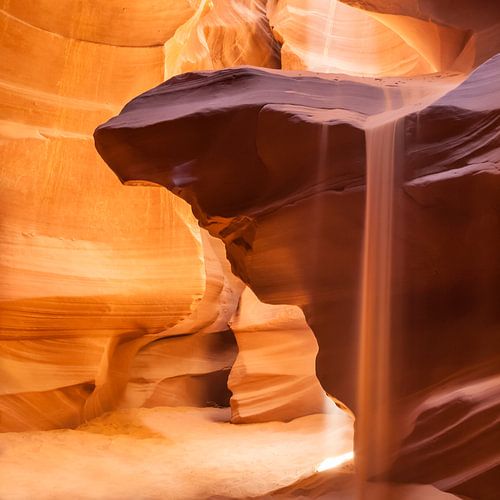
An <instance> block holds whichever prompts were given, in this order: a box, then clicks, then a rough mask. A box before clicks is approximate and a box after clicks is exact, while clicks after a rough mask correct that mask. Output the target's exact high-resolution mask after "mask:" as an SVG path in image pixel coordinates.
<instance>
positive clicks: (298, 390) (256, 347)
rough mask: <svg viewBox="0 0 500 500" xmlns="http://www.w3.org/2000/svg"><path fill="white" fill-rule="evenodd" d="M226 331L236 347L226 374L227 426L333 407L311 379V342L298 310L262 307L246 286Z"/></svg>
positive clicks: (313, 348) (313, 355)
mask: <svg viewBox="0 0 500 500" xmlns="http://www.w3.org/2000/svg"><path fill="white" fill-rule="evenodd" d="M231 329H232V331H233V332H234V335H235V337H236V342H237V343H238V356H237V358H236V361H235V363H234V365H233V367H232V370H231V374H230V376H229V388H230V389H231V391H232V392H233V396H232V398H231V409H232V416H231V421H232V422H234V423H250V422H268V421H271V420H284V421H288V420H292V419H293V418H297V417H301V416H304V415H311V414H314V413H323V412H326V411H329V409H330V408H331V407H332V405H333V403H332V402H331V401H330V400H329V399H328V398H327V397H326V395H325V391H324V390H323V388H322V387H321V386H320V384H319V382H318V379H317V378H316V371H315V360H316V355H317V352H318V346H317V343H316V339H315V338H314V335H313V333H312V331H311V329H310V328H309V326H308V325H307V323H306V321H305V318H304V314H303V313H302V311H301V310H300V308H299V307H297V306H277V305H270V304H263V303H262V302H260V301H259V299H258V298H257V297H256V296H255V295H254V294H253V293H252V292H251V290H250V289H249V288H246V289H245V290H244V292H243V294H242V296H241V299H240V303H239V306H238V312H237V314H236V316H235V318H234V319H233V320H232V321H231Z"/></svg>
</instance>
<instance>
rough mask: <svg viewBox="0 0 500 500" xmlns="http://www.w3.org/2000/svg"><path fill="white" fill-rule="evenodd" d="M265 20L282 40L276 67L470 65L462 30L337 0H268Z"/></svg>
mask: <svg viewBox="0 0 500 500" xmlns="http://www.w3.org/2000/svg"><path fill="white" fill-rule="evenodd" d="M268 15H269V22H270V24H271V26H272V27H273V32H274V34H275V36H276V38H277V39H278V40H279V41H280V42H281V43H282V44H283V45H282V48H281V62H282V65H281V67H282V68H283V69H307V70H310V71H320V72H324V73H348V74H350V75H366V76H388V75H398V76H403V75H419V74H425V73H432V72H434V71H443V70H448V69H451V68H455V69H458V68H459V67H460V68H461V69H465V67H466V66H468V67H470V66H471V65H472V59H471V57H472V56H471V55H463V56H461V53H462V51H463V49H464V46H465V43H466V41H467V40H468V38H469V36H470V35H469V33H468V32H467V31H466V30H459V29H453V28H449V27H445V26H441V25H439V24H437V23H433V22H425V21H421V20H419V19H415V18H412V17H404V16H395V15H385V14H374V13H371V12H367V11H364V10H360V9H355V8H353V7H350V6H349V5H345V4H344V3H342V2H339V1H337V0H331V1H323V0H273V1H271V2H269V3H268Z"/></svg>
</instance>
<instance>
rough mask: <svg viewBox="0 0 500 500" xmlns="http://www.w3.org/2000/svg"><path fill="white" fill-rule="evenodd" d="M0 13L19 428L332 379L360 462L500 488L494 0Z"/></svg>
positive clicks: (287, 391) (374, 468)
mask: <svg viewBox="0 0 500 500" xmlns="http://www.w3.org/2000/svg"><path fill="white" fill-rule="evenodd" d="M0 24H1V28H2V29H1V30H0V33H1V35H0V46H1V47H2V57H1V59H0V105H1V108H2V110H3V114H2V116H1V117H0V148H1V150H2V157H3V159H4V161H3V163H2V169H3V171H2V175H1V178H0V193H1V200H2V218H1V220H0V255H1V261H0V294H1V301H0V431H15V432H21V431H26V430H45V429H58V428H75V427H77V426H79V425H80V424H82V423H83V422H86V421H88V420H90V419H93V418H95V417H99V416H101V415H102V414H103V413H105V412H107V411H110V410H119V411H121V412H125V413H127V412H133V411H134V409H136V408H138V407H145V408H154V407H158V406H170V407H172V406H186V405H188V406H228V405H230V409H231V416H230V419H231V421H232V422H233V423H255V422H259V423H261V424H262V423H263V422H269V421H285V422H288V421H290V420H293V419H296V418H298V417H304V416H308V415H311V414H316V413H321V412H323V413H328V414H330V415H331V414H333V413H334V412H335V411H337V410H336V407H335V406H334V405H333V403H332V399H333V400H335V401H336V402H337V404H338V405H339V406H341V407H342V406H344V405H345V406H346V407H347V409H348V410H349V411H352V412H353V413H354V414H355V415H356V436H357V438H356V454H357V463H358V468H359V470H360V471H361V475H362V476H363V477H365V478H368V479H378V480H380V481H384V482H385V481H403V482H408V483H409V482H412V483H426V484H433V485H434V486H435V487H437V488H439V489H440V490H444V491H448V492H450V491H451V492H455V493H457V494H461V495H466V496H469V497H471V498H479V499H484V500H487V499H491V500H493V499H494V498H496V495H497V492H498V491H499V489H500V484H499V483H498V477H500V473H499V472H498V467H499V464H500V462H499V455H498V450H497V448H498V446H496V443H497V442H498V440H499V439H500V435H499V433H500V429H499V425H498V412H499V409H500V396H499V391H498V380H499V377H500V372H499V369H498V367H499V366H500V358H499V355H498V353H499V352H500V345H499V337H498V331H499V330H500V319H499V314H498V298H499V297H500V263H499V261H498V255H500V236H499V235H500V167H499V161H500V153H499V150H500V140H499V135H498V130H499V121H500V112H499V107H498V105H499V102H500V87H499V84H498V81H499V76H500V57H499V56H498V55H496V54H497V53H498V52H499V48H500V7H499V5H498V2H496V1H495V0H486V1H484V2H481V5H477V3H476V4H471V3H470V2H467V1H466V0H459V1H457V2H445V1H438V0H421V1H419V2H414V1H411V0H398V1H390V2H386V1H379V0H366V1H365V0H344V1H342V2H341V1H337V0H328V1H327V0H268V1H265V0H161V1H158V0H146V1H141V2H135V1H130V0H108V1H106V2H100V1H95V2H80V1H78V0H65V1H63V2H53V1H49V0H38V1H36V2H34V1H32V0H26V1H24V2H14V1H10V0H0ZM313 72H320V73H313ZM164 80H166V81H165V82H164ZM162 82H164V83H162ZM147 89H152V90H147ZM134 96H138V97H135V98H134ZM131 99H132V100H131ZM130 100H131V101H130ZM127 101H130V102H129V103H128V104H126V103H127ZM125 104H126V105H125ZM124 105H125V107H123V106H124ZM122 108H123V109H122ZM120 109H122V111H120ZM113 116H114V118H112V117H113ZM100 124H103V125H100ZM99 125H100V126H99ZM98 126H99V127H98ZM96 127H98V128H97V130H96V132H95V146H96V147H97V152H96V151H95V148H94V142H93V140H92V133H93V131H94V129H96ZM98 153H99V154H98ZM99 155H101V156H102V158H103V159H104V160H105V161H104V162H103V161H102V159H101V158H100V157H99ZM108 167H111V169H110V168H108ZM113 172H114V173H113ZM114 174H116V176H118V178H119V179H117V178H116V176H115V175H114ZM120 180H121V181H122V184H121V183H120ZM123 184H125V185H123ZM164 187H166V188H167V189H164ZM315 360H316V363H315ZM325 391H326V392H327V393H328V395H329V396H330V398H328V397H327V396H326V395H325ZM332 412H333V413H332ZM131 414H132V413H131ZM344 416H345V415H344ZM105 418H108V417H105ZM109 418H110V419H111V421H112V419H113V416H111V417H109ZM306 418H309V417H306ZM314 418H316V416H315V417H314ZM314 418H313V420H314ZM311 421H312V420H311ZM344 423H345V422H344ZM90 425H92V424H90ZM259 425H260V424H259ZM293 425H295V424H293ZM9 439H10V438H9ZM13 439H14V440H15V438H13ZM290 477H291V476H290ZM296 479H297V477H296V476H294V477H293V479H290V481H289V482H292V480H293V481H295V480H296ZM338 480H339V479H338V476H334V477H333V479H332V480H330V477H329V476H324V475H323V476H321V475H320V476H317V475H313V476H312V477H311V478H310V479H308V480H306V481H305V482H304V481H299V482H298V483H296V484H293V485H292V486H290V487H289V488H288V489H285V490H277V491H276V492H275V493H273V495H275V496H278V497H279V496H280V495H281V496H283V495H292V496H294V495H300V494H301V492H304V491H307V492H308V494H309V495H311V496H314V495H316V496H321V495H324V494H326V495H328V494H329V491H330V490H331V489H335V487H336V486H335V485H336V484H337V483H338ZM351 480H352V475H349V478H348V481H351ZM375 489H377V486H375ZM403 489H404V488H403ZM401 491H403V490H401ZM428 491H429V495H430V494H431V493H432V494H435V493H436V490H435V489H433V488H430V489H428ZM367 494H368V493H367ZM374 494H375V493H374ZM377 495H378V493H377ZM437 495H439V492H438V493H437ZM443 495H445V494H443ZM443 498H446V495H445V496H443Z"/></svg>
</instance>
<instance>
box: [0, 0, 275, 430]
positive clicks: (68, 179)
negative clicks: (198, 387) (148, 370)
mask: <svg viewBox="0 0 500 500" xmlns="http://www.w3.org/2000/svg"><path fill="white" fill-rule="evenodd" d="M195 3H196V2H190V1H181V2H178V1H167V2H163V1H162V2H158V1H156V0H151V1H147V2H141V4H140V5H139V4H137V2H130V1H125V2H124V1H114V0H113V1H111V2H91V3H85V2H84V3H82V2H78V1H73V0H68V1H64V2H56V3H55V4H54V2H49V1H43V2H31V1H28V2H11V1H8V0H4V1H2V2H0V8H1V11H0V25H1V30H0V31H1V36H0V45H1V50H2V57H1V62H0V106H1V109H2V115H1V120H0V148H1V150H2V158H3V162H2V169H3V171H2V175H1V179H2V180H1V185H0V193H1V200H2V220H1V227H0V253H1V256H2V258H1V264H0V266H1V269H0V294H1V303H0V316H1V320H0V343H1V354H0V379H1V383H0V411H1V417H0V429H1V430H4V431H6V430H15V431H21V430H28V429H48V428H56V427H68V426H70V427H71V426H74V425H78V424H79V423H80V422H81V421H82V420H84V419H86V418H91V417H92V416H96V415H99V414H101V413H102V412H103V411H106V410H109V409H112V408H116V407H117V406H120V405H121V404H125V405H127V404H130V401H131V400H134V401H143V400H142V399H141V398H138V399H137V398H136V399H134V397H132V396H130V391H132V389H131V386H130V384H129V381H130V379H131V378H132V380H136V379H137V378H139V379H141V380H142V379H143V377H142V375H140V374H138V373H137V369H139V368H138V367H140V366H142V364H141V361H140V359H144V358H142V356H146V359H150V358H147V356H148V354H146V353H148V352H149V351H148V348H147V345H148V344H150V343H151V342H154V341H156V340H158V339H162V338H164V337H169V336H171V335H176V336H177V335H184V334H189V335H190V334H193V333H195V332H203V331H208V330H209V326H210V325H212V327H211V331H212V332H220V334H221V335H222V336H223V337H224V335H226V336H225V337H224V338H225V339H226V340H227V341H228V342H229V343H232V347H231V349H232V350H233V351H232V352H233V357H234V348H235V345H236V344H235V342H234V339H233V337H232V334H229V333H228V334H223V333H222V332H225V331H227V329H228V326H227V321H228V318H229V317H230V316H231V314H229V316H228V314H225V313H223V312H222V309H223V308H225V307H226V305H225V304H226V302H228V301H230V300H231V299H230V297H227V293H226V291H225V290H226V288H227V287H226V288H225V286H224V277H223V274H222V271H221V270H220V265H219V264H214V261H215V260H217V258H215V257H213V256H211V254H210V252H211V250H210V249H209V248H206V244H205V242H204V241H203V238H204V237H203V235H202V234H201V233H200V229H199V227H198V226H197V223H196V220H195V219H194V218H193V216H192V214H191V211H190V208H189V206H188V205H186V203H184V202H183V201H182V200H180V199H179V198H177V197H174V196H173V195H171V194H170V193H169V192H168V191H166V190H165V189H163V188H160V187H151V186H135V187H127V186H123V185H121V184H120V182H119V181H118V180H117V179H116V177H115V176H114V175H113V174H112V173H111V172H110V171H109V169H108V168H107V167H106V165H105V164H104V163H103V162H102V161H101V159H100V158H99V156H98V155H97V154H96V152H95V149H94V145H93V140H92V132H93V130H94V129H95V127H96V126H97V125H98V124H99V123H101V122H102V121H103V120H106V119H108V118H110V117H111V116H113V115H114V114H116V113H117V112H118V111H119V109H120V108H121V107H122V106H123V104H124V103H125V102H126V101H127V100H129V99H130V98H132V97H133V96H134V95H137V94H138V93H140V92H142V91H144V90H145V89H147V88H150V87H151V86H154V85H157V84H159V83H160V82H162V81H163V79H164V77H165V75H167V76H168V75H171V74H174V73H175V72H179V71H184V70H186V69H195V68H199V69H201V68H207V69H212V68H220V67H223V66H225V65H229V64H237V63H243V64H245V63H247V64H250V63H251V64H258V65H264V66H265V65H270V66H272V67H276V65H277V61H278V59H277V57H278V56H279V55H278V53H277V51H276V47H277V46H276V42H275V41H274V39H273V38H272V35H271V31H270V28H269V26H268V24H267V22H266V18H265V10H264V6H263V5H262V3H261V2H253V1H251V2H248V1H247V2H239V3H238V2H235V3H232V4H231V9H229V10H228V9H224V2H200V5H199V6H197V5H195ZM201 4H203V5H201ZM250 14H251V16H250ZM200 23H203V28H201V24H200ZM242 24H244V25H245V26H247V29H246V31H245V30H244V31H242V30H241V29H239V28H240V25H242ZM186 25H189V26H191V28H192V30H191V31H190V34H189V37H190V39H192V42H191V43H189V44H188V43H184V42H183V45H182V46H180V47H179V48H178V50H176V51H174V50H173V49H172V47H173V46H174V45H175V43H177V42H176V40H177V41H178V40H179V39H180V38H182V39H185V38H186V37H188V34H186V33H187V32H186V29H187V28H186ZM230 33H232V35H230ZM198 36H202V39H199V40H198V39H197V38H196V37H198ZM195 39H196V40H195ZM229 41H231V43H229ZM228 46H230V47H231V52H230V53H226V48H227V47H228ZM174 52H175V54H174ZM183 61H184V62H183ZM187 61H193V62H192V63H190V64H191V65H189V64H188V62H187ZM236 303H237V298H236ZM235 305H236V304H235ZM229 308H230V307H229ZM226 316H227V318H226ZM186 320H187V321H186ZM176 325H177V326H178V327H177V329H175V326H176ZM179 325H181V326H179ZM172 328H173V329H172ZM231 339H232V340H231ZM204 342H205V340H204V338H203V339H200V341H199V343H198V341H196V345H200V343H201V344H203V343H204ZM207 342H208V344H207V349H208V351H203V349H204V348H201V349H202V351H201V352H203V353H207V354H208V352H211V349H212V347H210V346H212V342H211V340H207ZM153 345H154V344H153ZM188 345H189V342H188ZM178 346H179V347H178ZM177 348H179V349H180V351H179V356H180V355H181V353H185V350H184V349H185V348H184V347H181V346H180V344H179V343H176V342H173V343H172V345H171V349H172V351H174V352H175V350H176V349H177ZM221 348H222V347H221ZM231 349H230V350H231ZM169 350H170V349H169ZM153 351H154V352H155V353H156V352H158V351H157V349H156V347H155V348H154V349H153ZM226 351H227V349H226V348H225V347H224V348H222V353H223V354H222V355H221V356H222V357H221V359H220V360H217V362H215V363H214V364H213V365H212V366H207V363H205V365H204V368H203V370H205V372H203V373H207V372H210V373H212V370H215V372H214V373H219V372H220V370H221V369H222V368H221V365H224V368H227V367H228V365H230V362H229V358H227V355H226V354H224V353H225V352H226ZM201 352H200V356H202V357H203V355H202V354H201ZM137 353H140V355H139V361H134V358H135V356H136V354H137ZM173 356H174V357H175V354H173ZM214 356H215V354H214ZM153 358H154V359H156V361H157V362H158V363H163V362H164V360H162V358H161V356H158V357H155V356H153ZM223 360H224V361H223ZM193 363H194V364H196V363H195V362H194V361H193ZM208 364H209V363H208ZM129 369H131V370H132V372H131V373H130V374H129ZM200 370H202V369H201V368H200V367H196V368H194V369H191V368H190V369H188V370H187V371H186V372H183V371H182V368H181V367H179V368H178V371H177V372H176V371H175V370H172V371H171V372H168V373H169V374H171V375H172V374H173V375H172V376H174V377H178V376H187V377H190V376H199V375H201V374H200ZM203 370H202V371H203ZM174 372H175V373H174ZM155 377H156V375H155ZM159 377H160V378H159V379H158V380H156V378H155V381H156V382H158V383H160V382H161V381H162V380H164V379H163V378H162V376H161V375H160V374H159ZM225 377H226V379H227V373H226V374H225ZM146 379H147V381H148V384H152V383H153V381H152V379H149V378H148V377H146ZM130 383H133V382H130ZM165 384H166V382H163V385H165ZM217 385H218V386H221V387H223V388H225V386H226V381H225V380H224V379H221V380H220V381H219V382H217ZM148 390H149V389H148ZM224 390H226V391H227V389H224ZM125 393H126V394H127V395H126V396H124V394H125ZM174 393H175V391H174ZM153 396H154V393H153V394H150V397H153ZM123 397H125V402H122V398H123ZM154 397H156V396H154ZM204 397H205V396H204V395H203V396H201V398H202V399H203V398H204ZM160 399H161V398H160ZM181 399H182V398H181Z"/></svg>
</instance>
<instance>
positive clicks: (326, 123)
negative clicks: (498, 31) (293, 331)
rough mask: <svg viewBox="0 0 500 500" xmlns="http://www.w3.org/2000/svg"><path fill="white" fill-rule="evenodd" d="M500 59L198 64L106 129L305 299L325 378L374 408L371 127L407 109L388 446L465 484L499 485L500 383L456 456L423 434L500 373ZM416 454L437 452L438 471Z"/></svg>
mask: <svg viewBox="0 0 500 500" xmlns="http://www.w3.org/2000/svg"><path fill="white" fill-rule="evenodd" d="M499 65H500V59H498V58H493V59H491V60H490V61H488V62H487V63H485V64H484V65H482V66H481V67H480V68H478V69H477V70H476V71H475V72H474V73H472V74H471V75H470V76H469V77H468V78H466V79H465V81H463V82H462V83H460V78H459V77H453V76H450V77H445V78H442V77H441V76H440V75H438V76H434V77H423V78H413V79H405V80H402V79H400V78H399V79H386V80H384V81H380V80H377V79H372V80H369V79H365V80H356V79H353V78H348V77H335V76H334V75H309V74H300V75H299V74H298V73H281V72H280V73H278V72H273V71H269V70H268V71H264V70H257V69H253V68H242V69H234V70H231V69H230V70H224V71H221V72H215V73H194V74H190V75H185V76H182V77H177V78H174V79H172V80H170V81H169V82H167V83H165V84H163V85H161V86H159V87H157V88H155V89H153V90H151V91H149V92H147V93H145V94H143V95H141V96H139V97H138V98H136V99H135V100H133V101H132V102H131V103H129V104H128V105H127V106H126V107H125V108H124V110H123V111H122V113H121V114H120V115H119V116H117V117H115V118H113V119H112V120H110V121H109V122H108V123H107V124H105V125H103V126H101V127H100V128H99V129H98V130H97V131H96V135H95V137H96V145H97V149H98V151H99V152H100V154H101V155H102V156H103V157H104V159H105V160H106V162H107V163H108V164H109V165H110V167H111V168H112V169H113V170H114V171H115V172H116V173H117V174H118V175H119V177H120V178H121V179H122V180H124V181H127V180H131V179H145V180H148V181H153V182H157V183H161V184H163V185H165V186H167V187H168V188H169V189H171V190H172V191H173V192H175V193H177V194H179V195H180V196H181V197H183V198H184V199H186V200H187V201H188V202H189V203H191V205H192V207H193V210H194V213H195V215H196V216H197V217H198V219H199V221H200V223H201V224H202V226H203V227H205V228H207V229H208V231H210V232H211V234H213V235H215V236H217V237H219V238H220V239H222V240H223V241H224V242H225V245H226V249H227V253H228V257H229V260H230V261H231V264H232V268H233V270H234V272H235V273H236V274H237V275H239V276H240V277H241V278H242V279H243V280H244V281H245V282H246V283H248V284H249V286H250V287H251V288H252V289H253V291H254V292H255V293H256V294H257V296H258V297H259V298H260V299H261V300H263V301H264V302H268V303H272V304H290V305H296V306H300V307H301V308H302V309H303V311H304V314H305V317H306V319H307V321H308V323H309V325H310V327H311V328H312V330H313V331H314V333H315V335H316V338H317V340H318V343H319V356H318V359H317V373H318V376H319V379H320V381H321V383H322V384H323V387H324V388H325V389H326V390H327V391H328V392H330V393H331V394H332V395H334V396H335V397H337V398H339V399H340V400H341V401H342V402H344V403H345V404H347V405H348V406H349V407H351V408H352V409H353V410H355V411H356V403H357V397H356V394H357V390H358V388H357V387H356V380H357V370H358V367H357V354H358V341H357V332H358V327H359V325H358V322H359V319H358V318H359V316H358V314H359V284H360V282H361V275H360V268H361V266H360V261H361V257H362V255H361V253H362V242H363V221H364V209H365V203H364V200H365V193H364V184H365V164H366V157H365V134H366V133H367V132H366V130H368V128H369V127H371V126H372V125H370V124H371V123H373V122H374V121H376V122H378V121H380V122H383V121H384V120H385V121H390V120H395V119H398V123H399V124H398V126H397V130H398V133H397V134H398V135H397V139H396V145H395V150H394V154H395V158H396V159H395V162H396V166H397V170H396V177H395V186H396V191H395V195H394V205H395V206H394V214H395V215H394V222H393V224H394V235H393V236H394V243H393V278H392V281H393V284H392V288H391V296H392V301H393V314H392V317H391V321H392V325H393V332H394V333H393V337H392V340H391V341H390V344H389V345H388V346H386V349H390V350H391V352H392V353H393V354H392V355H391V356H390V357H389V358H387V359H388V362H389V367H388V369H389V371H390V373H391V374H393V376H392V377H391V387H390V396H391V397H390V400H389V404H390V416H389V421H388V422H385V425H387V426H388V428H390V429H394V431H391V433H390V439H389V442H388V443H387V444H386V445H387V447H388V450H389V451H388V453H389V454H390V456H393V457H395V458H396V464H395V466H394V468H393V469H394V471H397V472H395V474H396V477H397V478H399V479H401V478H405V477H406V476H408V475H409V476H412V481H422V482H430V481H432V482H434V483H437V484H445V485H446V486H445V488H446V489H448V490H458V491H468V489H469V483H470V482H471V481H472V482H476V484H480V485H481V486H477V487H475V488H476V492H477V493H481V491H482V493H483V496H484V497H485V498H487V494H488V491H490V488H491V487H492V486H491V484H490V482H491V471H492V469H493V468H494V467H495V466H496V464H497V458H498V455H497V450H496V449H495V446H494V444H493V443H494V442H495V440H494V434H492V433H494V432H497V427H496V425H497V424H496V423H495V418H494V417H493V416H492V417H490V416H489V415H490V411H492V410H491V408H496V404H497V403H495V399H494V398H492V396H490V395H489V394H491V393H488V392H484V393H483V394H484V395H485V397H487V398H488V402H486V401H483V404H484V405H485V406H484V407H483V406H480V405H479V406H478V404H473V403H470V404H466V405H465V407H466V408H467V409H466V410H465V411H467V412H469V411H470V412H474V411H475V409H478V408H484V410H485V411H484V412H483V411H482V410H478V411H480V413H481V418H480V419H479V420H476V419H472V420H469V422H468V424H467V425H470V426H472V427H473V429H474V431H473V432H472V433H471V434H470V438H466V436H467V434H462V438H463V439H461V440H459V441H452V442H451V443H450V444H447V443H448V440H445V442H443V443H441V445H440V446H439V445H436V442H435V440H433V446H438V449H439V453H440V454H442V455H443V456H445V457H448V458H449V460H448V459H445V460H441V459H440V460H439V464H436V463H435V460H434V457H435V456H436V453H437V452H436V450H435V449H429V450H425V445H424V444H423V443H425V442H426V438H424V437H423V435H429V434H432V433H434V432H439V433H440V434H443V433H454V432H456V429H457V426H460V425H461V422H463V418H464V414H463V411H456V410H457V409H458V408H462V409H463V406H462V405H461V404H458V405H457V404H456V401H457V398H458V401H460V399H461V396H460V394H463V393H461V392H460V387H462V386H463V384H465V385H470V384H471V383H475V382H474V381H476V382H478V381H479V380H480V379H482V378H483V377H484V376H491V375H493V374H497V373H498V352H499V351H498V347H499V346H498V341H499V339H498V335H497V334H496V333H495V332H498V326H499V325H498V314H497V298H498V293H499V290H498V284H499V276H500V269H499V264H498V259H497V256H498V252H499V250H500V241H499V234H500V230H499V229H500V220H499V214H500V201H499V200H500V196H499V194H500V176H499V168H498V159H499V158H498V146H499V143H498V134H497V132H496V131H497V130H498V119H499V112H498V108H496V107H495V106H496V105H497V103H498V102H500V101H499V99H498V95H499V89H498V82H497V80H498V74H499ZM346 108H347V109H346ZM458 117H460V122H458V121H457V118H458ZM202 131H203V133H202ZM479 131H480V132H479ZM234 165H238V166H239V168H238V169H237V170H236V169H235V168H234ZM262 186H265V189H262ZM464 234H466V235H467V237H466V238H464V237H463V236H464ZM458 241H459V242H460V243H457V242H458ZM457 307H458V308H459V311H460V314H457ZM450 346H453V348H452V349H451V348H450ZM464 367H467V370H468V373H467V374H466V375H463V370H464ZM485 372H486V375H485ZM399 373H404V376H399V375H397V374H399ZM445 386H446V387H447V388H448V389H447V391H448V396H447V398H445V399H443V400H442V401H443V403H442V408H441V409H439V410H436V411H439V412H440V413H441V415H442V418H439V419H432V418H427V417H426V416H424V413H425V412H426V408H427V406H426V404H425V394H426V393H429V391H430V393H434V391H441V390H443V389H444V387H445ZM453 394H455V396H453ZM480 399H481V398H480ZM437 407H439V405H437ZM490 418H491V419H492V420H491V419H490ZM418 426H422V428H421V429H420V430H419V431H418V432H414V433H413V435H412V429H415V430H416V429H417V427H418ZM408 435H412V436H410V437H409V438H408ZM473 436H474V437H473ZM405 438H406V441H405V442H404V443H403V444H402V441H403V440H405ZM488 443H489V444H488ZM403 449H404V452H403V451H402V450H403ZM412 449H413V450H416V449H418V450H419V451H418V453H417V452H415V453H414V454H412V451H411V450H412ZM460 453H464V454H466V455H467V456H468V457H469V458H468V460H467V461H466V462H465V461H458V460H456V459H455V458H454V457H456V456H458V455H459V454H460ZM401 454H403V455H404V456H405V461H404V463H405V464H406V467H403V466H402V465H401V462H398V459H401V458H402V455H401ZM415 461H418V462H419V463H422V461H423V462H425V461H429V467H432V468H433V474H432V478H431V479H430V478H429V474H428V472H427V471H426V467H415V466H414V464H415ZM431 463H432V466H431V465H430V464H431ZM411 464H413V465H411ZM401 467H403V469H404V470H401ZM378 472H382V471H378ZM480 478H483V479H484V480H483V481H482V480H481V479H480ZM481 488H482V490H481Z"/></svg>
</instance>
